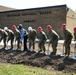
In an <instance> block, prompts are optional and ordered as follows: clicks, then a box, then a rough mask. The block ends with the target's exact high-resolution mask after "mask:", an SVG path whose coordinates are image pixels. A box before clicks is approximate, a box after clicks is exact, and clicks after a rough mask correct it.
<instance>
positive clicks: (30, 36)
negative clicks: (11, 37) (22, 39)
mask: <svg viewBox="0 0 76 75" xmlns="http://www.w3.org/2000/svg"><path fill="white" fill-rule="evenodd" d="M36 37H37V31H36V30H35V29H33V28H32V27H31V26H30V27H28V39H29V49H31V47H32V46H33V51H34V49H35V39H36Z"/></svg>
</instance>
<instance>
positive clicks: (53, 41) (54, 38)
mask: <svg viewBox="0 0 76 75" xmlns="http://www.w3.org/2000/svg"><path fill="white" fill-rule="evenodd" d="M48 37H49V39H50V41H49V45H50V44H52V49H53V52H52V54H53V55H55V54H56V52H57V45H58V38H59V35H58V34H57V33H56V32H55V31H54V30H53V29H51V30H50V31H48Z"/></svg>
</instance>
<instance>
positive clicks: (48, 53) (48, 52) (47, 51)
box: [45, 45, 51, 55]
mask: <svg viewBox="0 0 76 75" xmlns="http://www.w3.org/2000/svg"><path fill="white" fill-rule="evenodd" d="M49 46H50V45H48V50H46V52H45V54H46V55H50V53H51V52H50V50H49Z"/></svg>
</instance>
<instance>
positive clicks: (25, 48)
mask: <svg viewBox="0 0 76 75" xmlns="http://www.w3.org/2000/svg"><path fill="white" fill-rule="evenodd" d="M27 39H28V35H26V36H24V50H25V51H26V50H28V48H27Z"/></svg>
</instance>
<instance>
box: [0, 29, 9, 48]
mask: <svg viewBox="0 0 76 75" xmlns="http://www.w3.org/2000/svg"><path fill="white" fill-rule="evenodd" d="M7 38H8V33H7V32H6V31H5V30H3V29H1V28H0V42H1V41H2V40H3V43H4V49H5V48H6V44H7V43H6V42H7Z"/></svg>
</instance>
